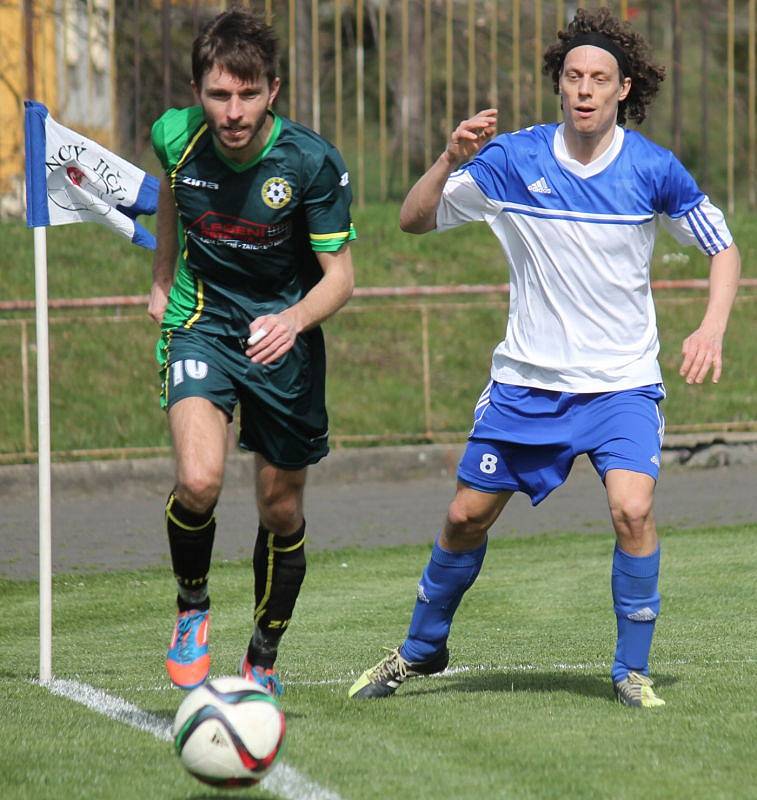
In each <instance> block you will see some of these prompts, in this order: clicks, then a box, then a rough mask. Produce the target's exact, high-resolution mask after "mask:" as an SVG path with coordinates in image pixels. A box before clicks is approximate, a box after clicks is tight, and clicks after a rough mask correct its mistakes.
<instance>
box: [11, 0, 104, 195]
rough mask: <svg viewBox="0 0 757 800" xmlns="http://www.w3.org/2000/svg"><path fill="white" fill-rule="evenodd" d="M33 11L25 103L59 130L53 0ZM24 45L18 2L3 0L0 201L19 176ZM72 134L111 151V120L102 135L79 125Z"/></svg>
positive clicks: (61, 112) (21, 171) (60, 111)
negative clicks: (31, 83)
mask: <svg viewBox="0 0 757 800" xmlns="http://www.w3.org/2000/svg"><path fill="white" fill-rule="evenodd" d="M111 8H112V6H111ZM34 12H35V13H34V77H35V89H34V97H33V98H31V99H33V100H37V101H39V102H40V103H44V104H45V105H46V106H47V108H48V109H49V111H50V114H51V116H52V117H53V118H55V119H56V120H57V121H58V122H60V123H62V124H64V125H65V124H66V121H65V109H61V108H60V104H59V98H58V75H57V70H58V65H59V64H61V63H62V59H61V58H59V57H58V54H57V53H56V47H57V43H56V35H55V32H56V24H60V20H58V19H57V16H56V14H55V2H54V0H36V2H35V3H34ZM24 43H25V30H24V9H23V0H10V2H8V0H5V2H2V3H0V197H2V195H7V194H9V193H16V192H17V191H18V186H19V182H20V181H23V176H24V114H23V101H24V99H27V86H26V57H25V50H24ZM110 69H113V63H112V61H111V66H110ZM111 74H112V73H111ZM72 127H73V126H72ZM77 130H78V131H79V132H80V133H82V134H84V135H86V136H89V137H91V138H92V139H95V140H96V141H98V142H99V143H100V144H102V145H103V146H104V147H109V148H114V147H115V141H114V131H115V120H114V121H113V125H111V127H110V128H109V129H107V130H103V129H93V128H92V129H87V130H84V129H82V127H81V126H77Z"/></svg>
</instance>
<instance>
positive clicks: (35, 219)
mask: <svg viewBox="0 0 757 800" xmlns="http://www.w3.org/2000/svg"><path fill="white" fill-rule="evenodd" d="M24 107H25V109H26V110H25V113H24V123H25V138H26V224H27V225H28V226H29V227H30V228H33V229H34V297H35V309H36V321H37V325H36V333H37V342H36V344H37V440H38V441H37V464H38V469H37V473H38V487H39V488H38V501H39V678H40V681H42V682H47V681H50V680H51V679H52V514H51V509H52V503H51V481H50V477H51V464H50V460H51V451H50V348H49V335H48V334H49V330H48V318H47V304H48V300H47V235H46V230H45V228H46V227H47V226H48V225H65V224H66V223H70V222H98V223H100V224H101V225H105V226H106V227H107V228H110V230H112V231H113V232H114V233H118V234H120V235H121V236H125V237H126V238H127V239H129V240H130V241H131V242H133V243H134V244H138V245H140V246H142V247H147V248H150V249H152V250H154V249H155V237H154V236H153V235H152V234H151V233H150V232H149V231H148V230H147V229H146V228H143V227H142V226H141V225H140V224H139V223H138V222H136V221H135V217H137V216H139V214H154V213H155V211H156V210H157V207H158V186H159V184H158V180H157V178H154V177H153V176H152V175H148V174H147V173H145V172H144V171H143V170H141V169H139V168H138V167H135V166H134V165H133V164H130V163H129V162H128V161H124V159H123V158H120V157H119V156H117V155H115V154H114V153H111V152H110V151H109V150H106V149H105V148H104V147H102V146H101V145H99V144H97V143H96V142H93V141H92V140H91V139H87V138H86V137H84V136H81V135H80V134H78V133H76V132H75V131H72V130H69V129H68V128H64V127H63V125H59V124H58V123H57V122H55V120H54V119H52V118H51V117H50V114H49V113H48V111H47V109H46V108H45V106H43V105H42V104H41V103H36V102H34V101H33V100H26V101H24Z"/></svg>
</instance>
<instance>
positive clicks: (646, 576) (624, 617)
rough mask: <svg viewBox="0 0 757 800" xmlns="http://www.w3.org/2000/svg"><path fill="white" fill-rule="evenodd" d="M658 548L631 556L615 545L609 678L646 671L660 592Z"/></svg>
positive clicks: (646, 673)
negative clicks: (613, 639)
mask: <svg viewBox="0 0 757 800" xmlns="http://www.w3.org/2000/svg"><path fill="white" fill-rule="evenodd" d="M659 572H660V548H659V547H658V548H657V550H655V552H654V553H652V554H651V555H648V556H632V555H629V554H628V553H625V552H624V551H623V550H621V549H620V548H619V547H617V546H616V547H615V554H614V556H613V560H612V599H613V605H614V607H615V615H616V616H617V618H618V642H617V647H616V649H615V660H614V662H613V665H612V679H613V681H619V680H622V679H623V678H625V676H626V675H627V674H628V673H629V672H631V671H634V672H639V673H641V674H643V675H648V674H649V651H650V650H651V648H652V636H653V635H654V626H655V620H656V619H657V615H658V614H659V613H660V594H659V592H658V591H657V580H658V575H659Z"/></svg>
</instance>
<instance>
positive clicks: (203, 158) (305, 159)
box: [152, 106, 355, 337]
mask: <svg viewBox="0 0 757 800" xmlns="http://www.w3.org/2000/svg"><path fill="white" fill-rule="evenodd" d="M273 122H274V124H273V128H272V131H271V135H270V137H269V139H268V142H267V143H266V145H265V147H264V148H263V150H262V151H261V152H260V153H258V155H257V156H256V157H255V158H254V159H253V160H252V161H250V162H249V163H247V164H237V163H235V162H233V161H230V160H229V159H228V158H226V157H225V156H223V155H222V154H221V153H220V152H218V151H217V150H216V147H215V145H214V142H213V137H212V135H211V133H210V131H209V129H208V126H207V125H206V124H205V121H204V119H203V114H202V109H201V108H200V107H199V106H194V107H191V108H186V109H169V110H168V111H166V112H165V114H163V116H161V117H160V119H158V120H157V122H156V123H155V124H154V125H153V128H152V142H153V147H154V149H155V152H156V154H157V156H158V158H159V159H160V161H161V164H162V165H163V168H164V169H165V171H166V174H167V175H168V178H169V180H170V182H171V187H172V189H173V193H174V198H175V200H176V208H177V211H178V216H179V263H178V269H177V273H176V276H175V279H174V284H173V287H172V289H171V293H170V298H169V303H168V308H167V309H166V313H165V316H164V321H163V329H164V330H173V329H176V328H179V327H183V328H193V329H194V330H197V331H202V332H208V333H212V334H216V335H220V336H234V337H246V336H247V334H248V326H249V324H250V322H251V321H252V320H253V319H255V318H256V317H259V316H262V315H263V314H272V313H277V312H280V311H282V310H283V309H285V308H288V307H290V306H292V305H294V304H295V303H297V302H298V301H299V300H301V299H302V297H303V296H304V295H305V294H306V293H307V292H308V291H309V289H310V288H311V287H312V286H313V285H314V284H315V283H317V281H318V280H319V279H320V277H321V276H322V271H321V269H320V266H319V264H318V261H317V258H316V253H318V252H335V251H337V250H339V249H340V248H341V247H342V246H343V245H344V244H345V242H348V241H350V240H351V239H354V238H355V230H354V227H353V225H352V222H351V219H350V202H351V200H352V191H351V189H350V185H349V176H348V173H347V168H346V166H345V165H344V162H343V160H342V158H341V156H340V155H339V153H338V151H337V150H336V149H335V148H334V147H333V146H332V145H331V144H329V143H328V142H327V141H326V140H325V139H323V138H321V137H320V136H319V135H318V134H317V133H315V132H313V131H311V130H310V129H308V128H306V127H304V126H303V125H299V124H297V123H296V122H292V121H291V120H289V119H286V118H285V117H280V116H277V115H275V114H274V115H273Z"/></svg>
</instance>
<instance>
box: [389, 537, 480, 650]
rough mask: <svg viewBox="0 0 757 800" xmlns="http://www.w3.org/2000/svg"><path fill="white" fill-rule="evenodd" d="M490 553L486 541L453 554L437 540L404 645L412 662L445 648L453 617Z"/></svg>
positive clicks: (425, 571) (421, 581) (422, 579)
mask: <svg viewBox="0 0 757 800" xmlns="http://www.w3.org/2000/svg"><path fill="white" fill-rule="evenodd" d="M485 555H486V540H485V541H484V543H483V544H482V545H481V547H478V548H477V549H476V550H468V551H466V552H464V553H451V552H449V551H448V550H443V549H442V548H441V547H439V543H438V541H437V543H436V544H434V549H433V550H432V551H431V559H430V561H429V562H428V564H427V565H426V569H425V570H423V575H422V577H421V580H420V583H419V584H418V594H417V598H418V599H417V600H416V601H415V609H414V610H413V618H412V619H411V621H410V630H409V631H408V633H407V639H405V642H404V644H403V645H402V647H401V648H400V653H401V654H402V657H403V658H406V659H407V660H408V661H427V660H428V659H429V658H431V657H432V656H434V655H435V654H436V653H438V652H439V651H440V650H442V649H443V648H444V646H445V644H446V642H447V637H448V636H449V629H450V626H451V625H452V617H453V616H454V614H455V611H457V607H458V606H459V605H460V601H461V600H462V599H463V595H464V594H465V592H466V591H467V590H468V589H469V588H470V587H471V586H472V585H473V581H475V580H476V577H477V576H478V573H479V572H480V571H481V565H482V564H483V562H484V556H485Z"/></svg>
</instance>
